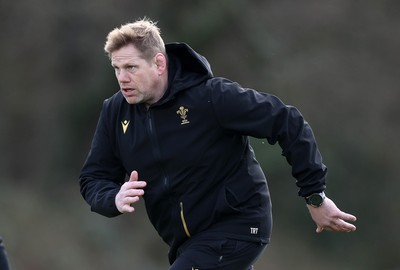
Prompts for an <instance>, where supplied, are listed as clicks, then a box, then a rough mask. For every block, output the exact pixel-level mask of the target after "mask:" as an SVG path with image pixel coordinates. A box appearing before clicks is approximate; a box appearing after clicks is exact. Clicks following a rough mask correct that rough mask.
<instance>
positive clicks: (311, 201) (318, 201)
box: [304, 191, 326, 208]
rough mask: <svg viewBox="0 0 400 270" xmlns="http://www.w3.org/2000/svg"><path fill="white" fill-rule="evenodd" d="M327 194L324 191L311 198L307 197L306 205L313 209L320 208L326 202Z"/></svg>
mask: <svg viewBox="0 0 400 270" xmlns="http://www.w3.org/2000/svg"><path fill="white" fill-rule="evenodd" d="M325 197H326V196H325V193H324V192H323V191H322V192H320V193H313V194H311V195H310V196H307V197H305V198H304V199H305V200H306V203H307V204H308V205H311V206H312V207H315V208H317V207H320V206H321V205H322V203H323V202H324V200H325Z"/></svg>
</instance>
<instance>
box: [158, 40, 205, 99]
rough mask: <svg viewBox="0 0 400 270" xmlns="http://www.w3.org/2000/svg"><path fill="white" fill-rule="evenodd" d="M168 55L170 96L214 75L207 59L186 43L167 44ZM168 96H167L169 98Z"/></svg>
mask: <svg viewBox="0 0 400 270" xmlns="http://www.w3.org/2000/svg"><path fill="white" fill-rule="evenodd" d="M165 48H166V52H167V56H168V73H169V75H168V76H169V78H168V84H169V87H168V90H167V92H168V94H167V96H168V97H171V96H173V95H175V94H176V93H177V92H179V91H182V90H185V89H188V88H190V87H193V86H195V85H198V84H199V83H201V82H203V81H205V80H207V79H209V78H211V77H212V76H213V74H212V71H211V67H210V64H209V63H208V61H207V59H206V58H205V57H204V56H202V55H200V54H198V53H197V52H195V51H194V50H193V49H192V48H191V47H190V46H189V45H187V44H185V43H169V44H166V45H165ZM168 97H166V98H167V99H168Z"/></svg>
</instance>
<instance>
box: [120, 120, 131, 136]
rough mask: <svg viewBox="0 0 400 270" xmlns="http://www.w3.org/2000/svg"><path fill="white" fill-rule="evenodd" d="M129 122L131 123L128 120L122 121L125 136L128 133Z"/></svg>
mask: <svg viewBox="0 0 400 270" xmlns="http://www.w3.org/2000/svg"><path fill="white" fill-rule="evenodd" d="M129 122H130V121H128V120H124V121H121V125H122V131H123V132H124V134H125V133H126V130H127V129H128V126H129Z"/></svg>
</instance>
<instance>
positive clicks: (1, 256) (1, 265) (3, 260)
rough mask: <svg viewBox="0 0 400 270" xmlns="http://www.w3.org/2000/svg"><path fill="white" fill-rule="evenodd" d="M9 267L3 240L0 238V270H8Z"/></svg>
mask: <svg viewBox="0 0 400 270" xmlns="http://www.w3.org/2000/svg"><path fill="white" fill-rule="evenodd" d="M8 269H10V266H9V265H8V259H7V252H6V249H5V248H4V245H3V239H1V237H0V270H8Z"/></svg>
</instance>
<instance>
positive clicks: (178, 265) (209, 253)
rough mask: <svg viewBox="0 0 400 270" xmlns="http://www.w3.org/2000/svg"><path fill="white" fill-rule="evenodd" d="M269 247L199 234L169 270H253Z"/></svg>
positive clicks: (180, 253)
mask: <svg viewBox="0 0 400 270" xmlns="http://www.w3.org/2000/svg"><path fill="white" fill-rule="evenodd" d="M265 248H266V244H263V243H260V242H249V241H242V240H236V239H230V238H226V237H223V236H221V235H220V234H216V233H212V234H210V233H208V234H199V235H196V236H194V237H192V238H190V239H189V240H188V241H186V242H185V243H184V244H183V245H182V247H180V248H179V249H178V253H177V258H176V260H175V262H174V263H173V264H172V265H171V267H170V268H169V270H233V269H234V270H253V269H254V268H253V264H254V263H255V262H256V260H257V259H258V257H259V256H260V255H261V254H262V252H263V251H264V249H265Z"/></svg>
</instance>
